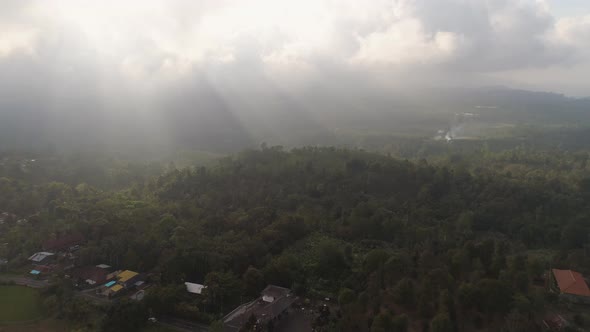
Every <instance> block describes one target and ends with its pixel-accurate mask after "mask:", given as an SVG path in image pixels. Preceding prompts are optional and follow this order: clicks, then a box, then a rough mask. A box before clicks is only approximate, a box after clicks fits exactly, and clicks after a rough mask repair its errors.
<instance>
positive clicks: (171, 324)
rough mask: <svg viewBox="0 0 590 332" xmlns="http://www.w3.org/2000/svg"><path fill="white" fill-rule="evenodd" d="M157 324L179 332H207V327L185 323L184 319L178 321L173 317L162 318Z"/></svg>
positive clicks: (189, 322)
mask: <svg viewBox="0 0 590 332" xmlns="http://www.w3.org/2000/svg"><path fill="white" fill-rule="evenodd" d="M158 322H159V324H160V325H162V326H165V327H168V328H170V329H174V330H176V331H180V332H208V331H209V326H207V325H203V324H199V323H195V322H191V321H187V320H184V319H178V318H174V317H162V318H161V319H160V320H159V321H158Z"/></svg>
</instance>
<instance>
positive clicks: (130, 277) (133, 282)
mask: <svg viewBox="0 0 590 332" xmlns="http://www.w3.org/2000/svg"><path fill="white" fill-rule="evenodd" d="M144 279H145V276H144V275H143V274H140V273H137V272H134V271H130V270H125V271H122V272H118V273H117V274H116V276H115V277H114V280H111V281H109V282H107V283H106V284H105V285H104V286H105V289H104V291H103V294H104V295H107V296H117V295H119V293H121V292H122V291H123V290H131V289H135V288H138V287H141V286H143V285H144V283H145V281H144Z"/></svg>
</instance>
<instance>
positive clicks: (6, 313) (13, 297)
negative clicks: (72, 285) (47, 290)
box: [0, 286, 43, 325]
mask: <svg viewBox="0 0 590 332" xmlns="http://www.w3.org/2000/svg"><path fill="white" fill-rule="evenodd" d="M41 317H43V310H42V307H41V299H40V296H39V293H38V292H37V291H36V290H35V289H32V288H27V287H21V286H0V325H2V324H15V323H19V322H30V321H33V320H35V319H39V318H41Z"/></svg>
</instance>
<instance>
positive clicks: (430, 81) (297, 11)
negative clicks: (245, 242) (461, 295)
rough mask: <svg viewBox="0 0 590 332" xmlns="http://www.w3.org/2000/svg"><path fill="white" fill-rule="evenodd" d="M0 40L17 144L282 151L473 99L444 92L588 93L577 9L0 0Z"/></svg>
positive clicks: (564, 5) (589, 33) (552, 0)
mask: <svg viewBox="0 0 590 332" xmlns="http://www.w3.org/2000/svg"><path fill="white" fill-rule="evenodd" d="M0 36H1V37H0V129H3V130H4V132H5V135H6V133H7V132H11V131H14V132H18V133H19V135H21V136H19V137H20V138H18V139H16V140H18V141H26V140H27V139H28V140H30V141H45V140H55V137H62V136H63V139H65V140H69V141H71V142H82V141H90V142H94V143H100V142H101V141H108V140H111V141H116V142H120V141H126V140H133V139H135V140H137V141H138V142H141V143H145V144H150V143H154V144H155V143H156V142H158V143H162V142H166V141H174V142H177V141H187V142H194V141H199V140H200V141H203V140H228V141H238V142H242V141H245V137H252V141H253V142H257V141H259V140H261V139H264V138H265V137H279V139H277V142H278V143H282V142H281V139H282V140H283V141H285V140H288V139H287V138H286V137H287V136H289V135H288V133H287V132H288V131H290V130H292V131H297V135H298V136H309V133H308V132H321V131H322V130H323V129H325V128H326V127H330V128H331V129H333V130H334V129H337V128H340V126H342V125H343V124H339V123H338V121H343V122H347V121H348V123H358V122H355V121H354V120H355V119H357V118H362V115H366V116H365V118H364V119H362V120H363V121H364V120H365V119H370V120H371V121H372V123H370V124H363V125H362V126H361V127H363V128H364V127H367V128H369V129H372V128H373V127H372V126H373V124H379V125H383V124H384V123H390V124H391V123H393V122H396V121H399V122H400V123H401V122H403V121H402V120H400V119H401V118H394V119H390V118H388V120H387V121H383V120H382V118H380V117H377V116H375V114H389V115H391V114H405V113H411V114H417V113H416V112H417V111H421V112H426V113H428V112H434V113H436V112H438V109H439V108H440V109H442V110H445V111H449V112H453V109H454V108H456V107H457V104H460V105H461V107H463V106H464V108H465V109H461V110H462V111H465V110H469V109H471V108H473V107H475V106H476V105H477V103H479V101H477V100H476V98H474V101H473V104H467V103H466V102H465V101H464V100H463V99H464V95H465V94H459V96H460V98H459V97H457V100H452V97H453V96H454V95H455V94H454V93H448V95H449V96H445V97H444V98H443V99H444V100H445V103H442V104H441V103H440V98H441V96H442V95H444V94H445V93H446V92H449V91H453V90H455V89H459V90H460V89H465V88H468V89H474V88H475V89H477V88H484V87H490V86H505V87H507V88H511V89H522V90H531V91H550V92H555V93H559V94H564V95H566V96H575V97H587V96H590V87H589V85H588V84H587V77H588V76H589V75H590V4H587V3H586V2H584V1H579V0H568V1H556V0H546V1H542V0H519V1H508V0H487V1H479V0H440V1H428V0H390V1H385V0H383V1H381V0H380V1H370V2H367V1H354V0H348V1H332V0H321V1H317V0H316V1H312V0H304V1H297V2H293V1H270V0H255V1H249V2H244V1H234V0H223V1H219V0H216V1H199V2H194V1H183V0H173V1H163V0H148V1H118V2H116V1H101V2H95V1H74V0H61V1H58V0H54V1H22V0H7V1H3V2H2V3H1V4H0ZM433 91H434V93H433ZM441 91H446V92H441ZM447 101H449V102H448V103H447ZM568 107H569V106H568ZM516 108H518V107H516ZM558 108H561V107H558ZM566 108H567V107H566ZM427 120H428V119H427ZM361 122H362V121H361ZM344 124H346V123H344ZM404 126H407V125H405V124H404ZM378 129H379V128H375V130H378ZM179 133H180V134H179ZM10 135H12V136H11V137H12V139H15V138H14V137H16V136H14V135H13V134H12V133H11V134H10ZM193 136H195V137H197V138H194V137H193ZM48 137H51V139H50V138H48ZM25 138H26V139H25Z"/></svg>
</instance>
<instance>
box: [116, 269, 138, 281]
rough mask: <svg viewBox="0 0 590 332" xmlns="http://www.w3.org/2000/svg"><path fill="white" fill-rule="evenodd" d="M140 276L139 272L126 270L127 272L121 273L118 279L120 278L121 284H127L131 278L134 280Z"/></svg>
mask: <svg viewBox="0 0 590 332" xmlns="http://www.w3.org/2000/svg"><path fill="white" fill-rule="evenodd" d="M138 274H139V273H137V272H133V271H129V270H125V271H123V272H121V273H119V275H118V276H117V277H118V278H119V282H127V281H129V280H130V279H131V278H134V277H135V276H136V275H138Z"/></svg>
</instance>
